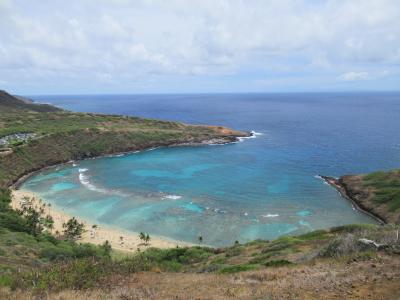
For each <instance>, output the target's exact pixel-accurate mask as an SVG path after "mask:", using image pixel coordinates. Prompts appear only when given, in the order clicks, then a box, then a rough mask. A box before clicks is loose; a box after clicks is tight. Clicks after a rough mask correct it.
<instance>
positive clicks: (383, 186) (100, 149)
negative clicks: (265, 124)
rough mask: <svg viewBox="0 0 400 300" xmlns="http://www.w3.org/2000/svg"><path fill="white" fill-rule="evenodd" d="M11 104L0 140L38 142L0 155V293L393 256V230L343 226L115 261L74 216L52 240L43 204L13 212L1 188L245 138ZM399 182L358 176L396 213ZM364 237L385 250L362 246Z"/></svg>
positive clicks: (5, 104)
mask: <svg viewBox="0 0 400 300" xmlns="http://www.w3.org/2000/svg"><path fill="white" fill-rule="evenodd" d="M10 97H11V98H10ZM12 98H13V97H12V96H10V95H8V94H7V95H4V93H3V94H2V93H0V137H2V136H7V135H10V134H15V133H34V134H35V135H34V138H32V139H29V140H23V141H19V142H18V143H13V144H11V145H7V147H10V148H9V149H7V150H6V151H2V152H0V286H8V287H11V288H12V289H22V290H24V291H25V290H27V289H29V290H33V292H37V293H47V292H49V291H57V290H63V289H74V290H76V289H87V288H91V287H102V286H104V283H106V282H108V281H110V279H111V278H114V279H115V278H117V280H118V279H119V278H125V277H126V276H127V275H129V274H131V273H135V272H143V271H153V272H185V273H208V272H213V273H219V274H232V273H236V272H242V271H249V272H251V271H253V270H263V269H269V268H290V269H291V268H292V267H293V268H294V267H296V266H299V265H301V264H303V263H305V262H310V264H312V263H313V262H315V261H328V262H329V263H331V262H334V261H335V262H336V261H338V258H340V259H339V260H343V261H353V260H357V261H361V260H373V259H376V257H377V255H378V253H380V252H383V253H384V254H385V255H398V254H400V241H399V229H400V227H399V226H398V225H386V226H382V227H380V226H375V225H346V226H340V227H335V228H332V229H331V230H317V231H313V232H309V233H306V234H303V235H299V236H284V237H281V238H278V239H276V240H273V241H266V240H255V241H252V242H249V243H246V244H240V243H239V242H237V241H236V242H235V244H234V245H233V246H231V247H226V248H220V249H212V248H207V247H199V246H197V247H185V248H179V247H177V248H172V249H156V248H149V249H146V250H145V251H141V252H139V251H138V252H137V253H136V254H132V255H130V256H124V257H117V255H113V254H114V253H113V251H112V248H111V245H110V243H109V242H108V241H106V242H105V243H104V244H103V245H101V246H94V245H92V244H81V243H78V242H77V241H76V240H77V238H79V236H80V235H81V234H82V232H83V230H84V227H83V224H81V223H79V222H78V221H77V220H76V219H75V218H72V219H70V220H69V221H68V222H67V223H65V224H64V232H63V235H62V236H57V237H55V236H53V235H52V234H51V231H52V226H53V220H52V219H51V217H50V216H47V215H46V214H45V208H44V207H43V206H40V205H39V206H35V205H31V204H30V202H29V199H26V205H25V206H24V207H23V208H22V209H21V210H20V211H16V210H13V209H12V208H11V207H10V202H11V195H10V191H9V190H8V187H9V185H10V184H12V183H13V182H15V180H17V179H18V178H20V177H21V176H22V175H24V174H27V173H29V172H31V171H34V170H38V169H40V168H42V167H45V166H49V165H54V164H57V163H62V162H67V161H69V160H71V159H82V158H86V157H92V156H97V155H103V154H109V153H116V152H123V151H131V150H139V149H144V148H147V147H154V146H169V145H173V144H176V143H187V142H191V143H192V142H202V141H204V140H209V139H214V138H219V139H221V138H222V139H223V140H224V141H229V140H233V139H235V137H236V136H238V135H243V133H240V132H235V131H231V130H228V129H226V128H221V127H208V126H189V125H185V124H181V123H177V122H165V121H158V120H147V119H139V118H132V117H123V116H107V115H99V114H83V113H72V112H67V111H62V110H59V109H57V108H54V107H51V106H35V105H33V104H31V103H26V102H24V101H22V102H21V101H17V102H16V101H15V100H13V99H12ZM399 177H400V171H398V170H397V171H392V172H386V173H383V172H379V173H373V174H370V175H367V176H365V177H364V179H363V180H364V181H363V182H364V185H365V187H366V188H367V189H372V190H373V191H374V198H373V199H374V200H373V201H375V202H376V203H379V204H385V205H388V206H389V207H390V209H391V210H393V211H396V210H398V208H399V201H400V200H399V199H400V197H399V193H398V190H399V187H400V182H399V180H400V179H399ZM93 228H94V229H95V226H94V227H93ZM140 238H141V240H142V241H143V242H144V243H145V244H146V245H148V243H149V241H150V236H149V234H145V233H143V232H142V233H140ZM361 239H370V240H372V241H374V242H376V243H378V244H379V245H383V246H381V247H375V246H373V245H372V246H371V245H368V244H365V243H360V240H361ZM198 241H199V243H202V242H203V236H201V235H199V237H198ZM121 242H122V239H121ZM221 277H224V278H225V277H226V276H221Z"/></svg>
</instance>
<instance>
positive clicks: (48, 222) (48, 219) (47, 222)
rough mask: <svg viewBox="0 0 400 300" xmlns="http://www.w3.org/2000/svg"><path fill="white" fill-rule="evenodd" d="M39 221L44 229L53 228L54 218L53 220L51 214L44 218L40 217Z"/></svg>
mask: <svg viewBox="0 0 400 300" xmlns="http://www.w3.org/2000/svg"><path fill="white" fill-rule="evenodd" d="M40 222H41V224H42V225H43V227H45V228H46V229H48V230H50V232H51V231H52V230H53V228H54V220H53V217H52V216H50V215H47V216H46V217H45V218H41V219H40Z"/></svg>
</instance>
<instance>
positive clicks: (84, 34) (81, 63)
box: [0, 0, 400, 95]
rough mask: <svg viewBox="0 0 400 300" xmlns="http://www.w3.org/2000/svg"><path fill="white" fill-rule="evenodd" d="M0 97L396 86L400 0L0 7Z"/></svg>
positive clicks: (52, 2) (116, 0)
mask: <svg viewBox="0 0 400 300" xmlns="http://www.w3.org/2000/svg"><path fill="white" fill-rule="evenodd" d="M0 89H5V90H8V91H10V92H12V93H14V94H21V95H35V94H39V95H40V94H41V95H44V94H129V93H132V94H135V93H235V92H304V91H311V92H313V91H315V92H320V91H371V90H373V91H392V90H400V0H327V1H325V0H260V1H258V0H241V1H240V0H229V1H228V0H168V1H163V0H135V1H129V0H69V1H65V0H62V1H61V0H37V1H32V0H15V1H13V0H0Z"/></svg>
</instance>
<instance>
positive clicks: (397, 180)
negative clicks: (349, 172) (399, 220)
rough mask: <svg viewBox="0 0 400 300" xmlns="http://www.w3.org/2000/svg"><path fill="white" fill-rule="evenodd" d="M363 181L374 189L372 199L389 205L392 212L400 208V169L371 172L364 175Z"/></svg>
mask: <svg viewBox="0 0 400 300" xmlns="http://www.w3.org/2000/svg"><path fill="white" fill-rule="evenodd" d="M363 183H364V185H365V186H366V187H367V188H372V189H373V193H374V195H373V198H372V201H374V202H375V203H377V204H384V205H387V207H388V209H389V211H391V212H394V211H397V210H398V209H400V170H392V171H389V172H374V173H370V174H368V175H365V176H364V177H363Z"/></svg>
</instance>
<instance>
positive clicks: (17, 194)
mask: <svg viewBox="0 0 400 300" xmlns="http://www.w3.org/2000/svg"><path fill="white" fill-rule="evenodd" d="M11 193H12V197H11V198H12V202H11V207H12V208H13V209H19V208H21V204H22V202H23V201H24V200H23V199H24V198H25V197H28V198H29V199H34V200H33V201H32V204H33V205H34V206H39V205H43V204H46V203H47V202H46V201H45V199H43V198H42V197H39V196H38V195H36V194H35V193H33V192H29V191H23V190H16V189H11ZM45 215H50V216H52V218H53V220H54V229H53V230H52V232H51V233H52V234H53V235H55V233H56V231H58V232H59V233H62V231H63V228H62V224H63V223H65V222H67V221H68V220H69V219H70V218H72V217H74V216H72V215H70V214H68V213H66V212H64V211H63V209H61V208H59V207H57V206H54V205H53V204H52V205H51V207H50V206H48V205H46V206H45ZM75 218H76V219H77V220H78V221H79V222H82V223H84V224H85V232H84V233H83V234H82V237H81V238H79V239H78V240H77V242H78V243H91V244H95V245H101V244H103V243H104V242H105V241H106V240H108V241H109V242H110V244H111V247H112V248H113V250H119V251H123V252H129V253H135V252H137V251H138V249H140V251H142V250H145V249H147V248H150V247H156V248H163V249H166V248H176V247H190V246H195V245H196V244H192V243H189V242H184V241H178V240H173V239H168V238H164V237H160V236H156V235H154V236H153V235H151V236H150V237H151V240H150V243H149V244H148V245H147V246H145V245H144V244H143V242H142V241H141V240H140V239H139V233H137V232H133V231H128V230H124V229H122V228H116V227H114V226H111V225H105V224H96V225H97V228H96V229H93V228H92V225H94V224H95V223H94V222H91V221H89V220H87V219H84V218H81V217H77V216H75ZM120 237H122V240H121V238H120Z"/></svg>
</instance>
